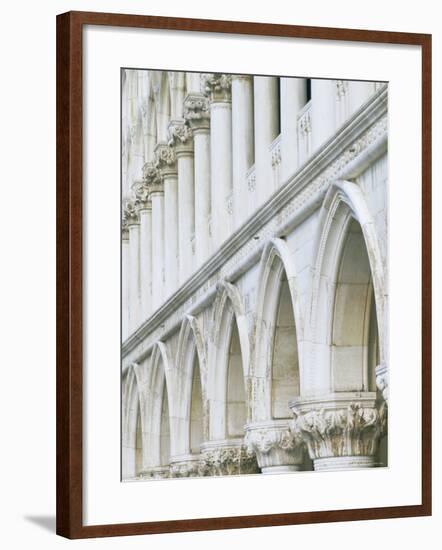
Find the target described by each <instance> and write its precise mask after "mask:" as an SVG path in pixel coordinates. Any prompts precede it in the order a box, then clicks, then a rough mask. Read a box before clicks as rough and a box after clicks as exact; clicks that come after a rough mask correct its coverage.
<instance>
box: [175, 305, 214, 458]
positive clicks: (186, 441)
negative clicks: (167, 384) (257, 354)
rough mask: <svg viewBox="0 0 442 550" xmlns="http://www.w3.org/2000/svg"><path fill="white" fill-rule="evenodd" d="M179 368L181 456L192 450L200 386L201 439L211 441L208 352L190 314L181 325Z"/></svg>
mask: <svg viewBox="0 0 442 550" xmlns="http://www.w3.org/2000/svg"><path fill="white" fill-rule="evenodd" d="M176 366H177V370H176V375H177V376H176V377H177V396H179V399H178V402H177V410H176V413H177V416H178V418H179V423H180V426H181V429H180V430H179V434H178V435H179V440H178V441H177V447H176V452H177V453H178V454H179V455H181V454H189V453H190V452H191V451H192V407H193V405H194V402H193V399H194V398H195V395H194V392H195V387H194V386H195V384H196V383H199V385H200V388H199V391H200V395H198V399H201V403H200V404H201V415H202V416H201V419H200V420H201V422H202V426H201V431H202V434H201V436H202V439H204V440H206V439H207V438H208V400H207V389H206V388H207V351H206V344H205V341H204V336H203V332H202V330H201V327H200V324H199V322H198V320H197V319H196V318H195V317H193V316H192V315H186V316H185V318H184V320H183V322H182V324H181V329H180V334H179V337H178V347H177V354H176ZM198 406H199V404H198Z"/></svg>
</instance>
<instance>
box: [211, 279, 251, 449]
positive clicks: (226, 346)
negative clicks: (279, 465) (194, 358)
mask: <svg viewBox="0 0 442 550" xmlns="http://www.w3.org/2000/svg"><path fill="white" fill-rule="evenodd" d="M232 346H234V347H235V349H232ZM232 356H234V359H235V360H234V364H235V365H234V367H235V376H236V378H237V380H236V382H237V384H232V383H231V382H232V381H231V379H230V377H229V374H230V373H231V372H233V371H232V370H231V366H232V360H231V358H232ZM208 358H209V363H208V376H207V394H208V399H209V403H210V415H209V439H211V440H216V439H229V438H230V437H231V434H229V428H228V417H229V390H230V389H232V390H233V391H235V392H237V393H238V397H237V398H235V399H237V400H238V403H240V399H241V400H243V403H244V409H243V408H242V406H241V407H237V409H238V410H237V413H236V414H237V415H238V419H240V418H241V416H244V423H243V424H245V423H246V420H247V418H248V416H249V409H250V400H249V399H247V394H248V377H249V366H250V339H249V332H248V325H247V319H246V314H245V309H244V304H243V301H242V298H241V294H240V292H239V290H238V288H237V287H236V286H235V285H233V284H231V283H228V282H226V281H222V282H220V283H218V289H217V295H216V298H215V303H214V306H213V314H212V327H211V331H210V341H209V354H208ZM240 378H241V379H242V380H239V379H240ZM241 402H242V401H241ZM233 416H234V415H233ZM238 422H240V423H242V421H240V420H238ZM241 431H243V425H242V427H241ZM242 435H243V434H241V437H242ZM237 436H239V434H238V435H236V434H235V437H237Z"/></svg>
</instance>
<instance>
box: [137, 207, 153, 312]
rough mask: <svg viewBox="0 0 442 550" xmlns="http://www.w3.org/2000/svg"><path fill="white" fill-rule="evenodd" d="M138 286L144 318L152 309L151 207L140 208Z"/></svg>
mask: <svg viewBox="0 0 442 550" xmlns="http://www.w3.org/2000/svg"><path fill="white" fill-rule="evenodd" d="M140 286H141V316H142V320H143V321H144V320H146V319H147V318H148V317H149V315H150V313H151V311H152V208H151V205H150V203H149V205H148V206H147V207H146V208H143V209H142V210H140Z"/></svg>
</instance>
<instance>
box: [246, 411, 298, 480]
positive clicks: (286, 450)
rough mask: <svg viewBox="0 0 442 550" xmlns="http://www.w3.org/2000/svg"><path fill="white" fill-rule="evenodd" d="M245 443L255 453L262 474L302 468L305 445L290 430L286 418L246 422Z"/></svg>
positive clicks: (294, 470)
mask: <svg viewBox="0 0 442 550" xmlns="http://www.w3.org/2000/svg"><path fill="white" fill-rule="evenodd" d="M245 430H246V439H245V440H246V445H247V448H248V449H249V451H250V452H253V453H255V454H256V458H257V460H258V466H259V467H260V468H261V472H262V473H263V474H274V473H287V472H296V471H298V470H300V469H301V468H302V464H303V462H304V450H305V446H304V443H303V441H302V439H300V438H299V437H296V436H295V435H294V434H293V433H292V432H291V431H290V426H289V421H288V420H269V421H264V422H255V423H253V424H247V425H246V426H245Z"/></svg>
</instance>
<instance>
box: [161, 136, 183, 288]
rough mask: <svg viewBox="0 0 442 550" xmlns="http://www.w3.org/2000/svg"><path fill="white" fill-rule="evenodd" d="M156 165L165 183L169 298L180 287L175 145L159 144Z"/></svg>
mask: <svg viewBox="0 0 442 550" xmlns="http://www.w3.org/2000/svg"><path fill="white" fill-rule="evenodd" d="M155 156H156V166H157V168H158V170H159V172H160V174H161V179H162V182H163V185H164V244H165V246H164V279H165V281H164V282H165V295H164V298H167V297H168V296H170V295H171V294H173V292H175V291H176V290H177V289H178V280H179V278H178V271H179V270H178V174H177V165H176V155H175V150H174V148H173V147H170V146H169V145H166V144H158V145H157V147H156V149H155Z"/></svg>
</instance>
